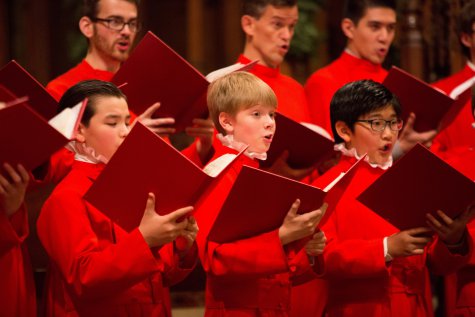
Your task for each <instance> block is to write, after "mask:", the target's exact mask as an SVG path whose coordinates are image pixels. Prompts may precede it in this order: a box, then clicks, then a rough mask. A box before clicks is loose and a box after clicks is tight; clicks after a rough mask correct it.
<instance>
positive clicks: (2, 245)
mask: <svg viewBox="0 0 475 317" xmlns="http://www.w3.org/2000/svg"><path fill="white" fill-rule="evenodd" d="M28 232H29V229H28V216H27V212H26V208H25V206H24V205H23V206H21V207H20V209H19V210H18V211H16V212H15V213H14V214H13V215H12V216H11V217H10V218H8V217H7V215H6V214H5V212H4V211H3V210H0V257H1V256H2V255H4V254H5V253H7V252H8V251H9V250H11V249H12V248H14V247H16V246H18V245H19V244H21V243H23V241H25V239H26V237H27V236H28Z"/></svg>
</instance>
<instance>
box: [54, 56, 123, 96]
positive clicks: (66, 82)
mask: <svg viewBox="0 0 475 317" xmlns="http://www.w3.org/2000/svg"><path fill="white" fill-rule="evenodd" d="M113 76H114V73H112V72H109V71H106V70H100V69H94V68H92V66H91V65H90V64H89V63H88V62H86V60H85V59H83V60H82V61H81V63H79V64H77V65H76V66H75V67H73V68H71V69H70V70H68V71H67V72H66V73H64V74H62V75H60V76H58V77H56V78H55V79H53V80H52V81H50V82H49V83H48V85H46V90H48V92H49V93H50V94H51V95H52V96H53V97H54V98H55V99H56V100H58V101H59V99H61V97H62V96H63V94H64V93H65V92H66V90H68V89H69V88H70V87H72V86H74V85H75V84H77V83H78V82H80V81H83V80H89V79H98V80H103V81H111V79H112V77H113Z"/></svg>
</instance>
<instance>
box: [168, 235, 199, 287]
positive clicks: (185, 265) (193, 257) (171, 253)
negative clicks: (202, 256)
mask: <svg viewBox="0 0 475 317" xmlns="http://www.w3.org/2000/svg"><path fill="white" fill-rule="evenodd" d="M159 256H160V259H161V260H162V261H163V264H164V268H163V273H162V277H163V285H164V286H172V285H174V284H177V283H179V282H181V281H182V280H183V279H185V277H186V276H188V274H190V273H191V271H193V269H194V268H195V266H196V263H197V259H198V251H197V247H196V244H194V245H193V247H192V248H191V249H190V250H189V251H188V253H187V254H186V255H185V256H184V257H183V258H180V257H179V256H178V254H177V252H176V250H175V247H174V244H173V243H168V244H167V245H165V246H163V247H162V248H160V250H159Z"/></svg>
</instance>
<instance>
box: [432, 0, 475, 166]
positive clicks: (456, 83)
mask: <svg viewBox="0 0 475 317" xmlns="http://www.w3.org/2000/svg"><path fill="white" fill-rule="evenodd" d="M474 31H475V2H474V1H470V2H468V3H467V4H466V5H465V6H464V7H463V8H462V11H461V12H460V15H459V19H458V30H457V33H458V35H459V39H460V44H461V46H462V50H463V53H464V54H465V56H466V57H467V63H466V64H465V67H464V68H463V69H462V70H461V71H459V72H457V73H455V74H453V75H452V76H450V77H447V78H445V79H442V80H440V81H438V82H436V83H434V86H435V87H437V88H440V89H441V90H443V91H444V92H445V93H447V94H448V95H449V96H450V97H452V98H457V97H458V96H459V95H460V94H461V93H462V92H464V91H465V90H466V89H468V88H470V87H471V86H473V84H475V64H474V63H475V32H474ZM473 122H474V120H473V117H472V108H471V104H470V101H469V102H467V104H466V105H465V106H464V108H463V109H462V110H461V112H460V114H459V115H458V116H457V118H456V119H455V121H454V122H453V123H452V124H451V125H450V126H448V127H447V128H446V129H444V130H443V131H441V132H440V133H439V135H437V137H436V138H435V139H434V144H433V146H432V148H431V149H432V150H433V151H434V152H436V153H437V154H438V155H440V156H442V157H444V158H450V157H451V156H456V155H457V154H459V153H461V152H462V151H464V150H465V149H467V148H475V127H474V126H473Z"/></svg>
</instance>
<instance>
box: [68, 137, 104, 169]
mask: <svg viewBox="0 0 475 317" xmlns="http://www.w3.org/2000/svg"><path fill="white" fill-rule="evenodd" d="M65 147H66V148H67V149H68V150H70V151H71V152H73V153H74V159H75V160H76V161H80V162H86V163H92V164H98V163H104V164H107V161H108V160H107V159H106V158H105V157H104V156H102V155H100V154H96V151H95V150H94V149H93V148H92V147H89V146H87V145H86V143H81V142H77V141H71V142H69V143H68V144H66V146H65Z"/></svg>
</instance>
